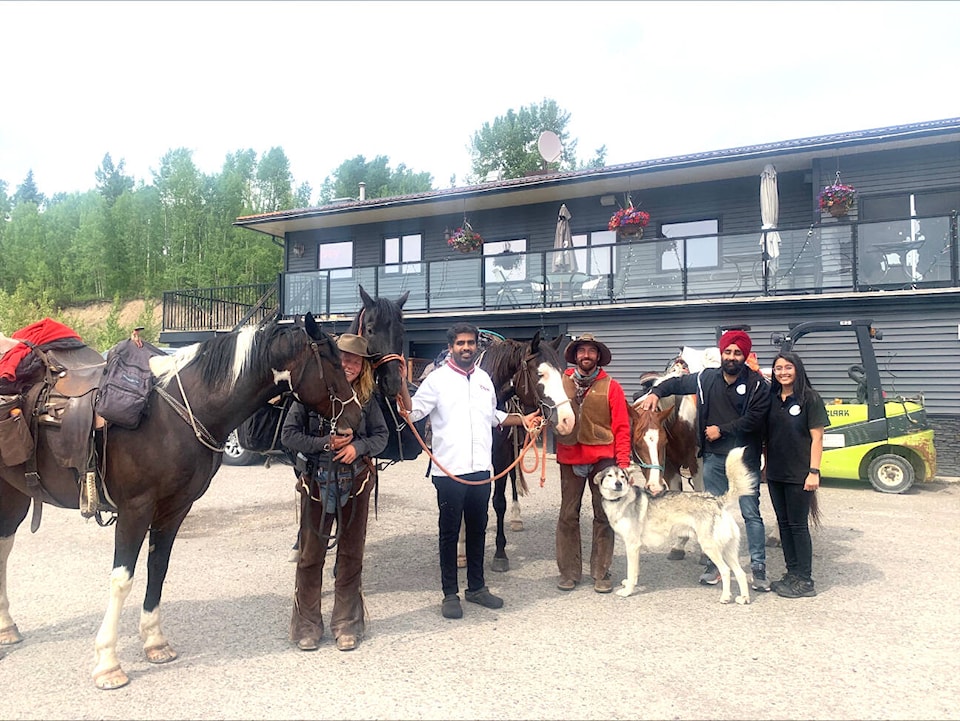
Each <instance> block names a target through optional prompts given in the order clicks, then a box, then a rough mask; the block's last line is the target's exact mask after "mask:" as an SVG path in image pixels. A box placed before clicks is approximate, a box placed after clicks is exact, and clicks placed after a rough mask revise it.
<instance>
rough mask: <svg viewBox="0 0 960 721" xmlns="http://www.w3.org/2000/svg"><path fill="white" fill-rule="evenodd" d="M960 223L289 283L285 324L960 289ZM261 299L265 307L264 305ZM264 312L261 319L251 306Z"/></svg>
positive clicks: (240, 295)
mask: <svg viewBox="0 0 960 721" xmlns="http://www.w3.org/2000/svg"><path fill="white" fill-rule="evenodd" d="M957 225H958V223H957V214H956V213H952V214H951V215H947V216H933V217H925V218H906V219H896V220H890V221H883V222H869V223H868V222H852V221H847V220H846V219H844V218H841V219H838V220H832V219H831V220H825V221H824V222H818V223H815V224H813V225H811V226H809V227H794V228H779V229H777V230H775V231H759V232H752V233H721V234H717V235H711V236H695V237H693V236H691V237H683V238H653V239H649V238H645V239H642V240H634V241H630V242H618V243H612V244H607V245H594V246H589V247H574V248H567V249H556V250H554V249H551V250H546V251H534V252H526V253H500V254H496V255H481V254H479V253H470V254H465V255H457V256H456V257H449V258H445V259H442V260H431V261H419V262H415V263H393V264H385V265H376V266H366V267H355V268H335V269H324V270H314V271H303V272H296V273H285V274H282V275H281V276H280V278H279V282H278V285H279V293H278V294H277V296H276V301H277V302H278V303H279V306H280V311H281V312H282V314H283V315H285V316H291V315H297V314H302V313H306V312H307V311H311V312H312V313H314V314H315V315H317V316H319V317H329V316H334V315H349V314H352V313H354V312H356V309H357V308H359V307H360V305H361V304H362V301H361V299H360V295H359V289H358V288H359V286H360V285H362V286H363V287H364V289H365V290H366V291H367V292H368V293H371V294H373V295H378V296H386V297H399V296H400V295H401V294H402V293H409V297H408V300H407V302H406V303H405V304H404V310H405V311H407V312H447V311H450V312H455V311H460V310H468V311H475V310H477V309H482V310H498V309H511V308H512V309H537V308H547V307H575V306H588V305H592V304H603V303H643V302H652V301H660V300H688V299H702V298H737V297H760V296H771V295H791V294H809V293H823V292H870V291H874V290H890V289H896V288H924V287H958V285H960V277H958V228H957ZM271 288H273V286H270V285H268V284H260V285H251V286H238V287H233V288H210V289H203V290H190V291H176V292H170V293H165V294H164V329H165V330H181V329H182V330H197V329H212V330H220V329H225V330H229V329H231V328H233V327H235V326H236V325H237V323H238V322H239V320H240V319H241V318H245V319H247V320H250V321H251V322H252V321H256V320H259V319H260V318H262V317H265V315H266V314H268V313H270V312H273V311H274V310H276V309H275V308H271V307H268V306H269V305H270V304H269V303H264V302H263V300H262V297H263V296H264V294H267V297H269V298H270V299H271V300H273V299H274V298H273V296H269V291H270V289H271ZM258 300H259V303H258ZM255 307H256V308H257V310H256V311H254V308H255Z"/></svg>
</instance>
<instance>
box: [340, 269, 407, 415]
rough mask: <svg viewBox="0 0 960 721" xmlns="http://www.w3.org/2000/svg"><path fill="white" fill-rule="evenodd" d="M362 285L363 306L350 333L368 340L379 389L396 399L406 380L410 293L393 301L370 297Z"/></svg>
mask: <svg viewBox="0 0 960 721" xmlns="http://www.w3.org/2000/svg"><path fill="white" fill-rule="evenodd" d="M359 287H360V298H361V299H362V300H363V307H362V308H361V309H360V310H359V311H357V315H356V316H355V317H354V319H353V323H352V324H351V325H350V332H351V333H353V334H355V335H361V336H363V337H364V338H366V339H367V347H368V349H369V350H368V352H369V353H370V355H372V356H373V364H374V376H375V377H376V379H377V388H379V390H380V393H381V394H382V395H383V397H384V398H392V399H393V398H396V397H397V394H398V393H400V384H401V383H402V382H404V380H405V379H404V378H403V375H402V374H401V372H400V359H401V358H402V356H403V343H404V335H405V331H404V326H403V304H404V303H406V302H407V298H408V297H409V295H410V292H409V291H408V292H406V293H404V294H403V295H401V296H400V297H399V298H397V300H395V301H393V300H390V299H389V298H371V297H370V295H369V294H368V293H367V292H366V291H365V290H364V289H363V286H362V285H361V286H359ZM394 407H396V406H394Z"/></svg>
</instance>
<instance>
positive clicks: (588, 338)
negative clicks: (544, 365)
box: [563, 333, 611, 366]
mask: <svg viewBox="0 0 960 721" xmlns="http://www.w3.org/2000/svg"><path fill="white" fill-rule="evenodd" d="M584 343H590V344H591V345H594V346H596V347H597V351H598V352H599V354H600V359H599V360H598V361H597V365H599V366H605V365H610V360H611V355H610V349H609V348H607V346H606V345H604V344H603V343H601V342H600V341H598V340H597V337H596V336H595V335H594V334H593V333H583V334H582V335H580V337H579V338H577V339H576V340H575V341H573V342H572V343H571V344H570V345H568V346H567V348H566V350H565V351H563V359H564V360H565V361H566V362H567V363H570V364H571V365H576V362H577V347H578V346H580V345H582V344H584Z"/></svg>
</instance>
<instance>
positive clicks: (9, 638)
mask: <svg viewBox="0 0 960 721" xmlns="http://www.w3.org/2000/svg"><path fill="white" fill-rule="evenodd" d="M22 640H23V636H21V635H20V629H18V628H17V624H13V625H12V626H7V627H6V628H0V646H12V645H13V644H15V643H20V642H21V641H22Z"/></svg>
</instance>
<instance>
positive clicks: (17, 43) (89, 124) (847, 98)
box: [0, 0, 960, 201]
mask: <svg viewBox="0 0 960 721" xmlns="http://www.w3.org/2000/svg"><path fill="white" fill-rule="evenodd" d="M958 28H960V3H957V2H850V3H847V2H823V3H821V2H797V3H793V2H769V3H768V2H734V3H726V2H706V3H700V2H662V3H661V2H531V3H525V2H425V3H420V2H386V3H378V2H355V3H354V2H346V3H340V2H306V1H305V2H252V1H250V2H139V1H138V2H82V1H81V2H74V1H71V2H66V3H60V2H10V1H8V0H0V35H2V41H0V61H2V67H3V68H4V80H3V96H2V98H3V100H2V105H0V180H5V181H6V182H7V184H8V192H10V193H12V192H13V191H14V190H15V188H16V187H17V186H18V185H20V184H21V183H22V182H23V179H24V178H25V177H26V175H27V172H28V171H29V170H31V169H32V170H33V172H34V179H35V181H36V183H37V185H38V187H39V189H40V191H41V192H42V193H44V194H46V195H52V194H54V193H57V192H74V191H84V190H89V189H91V188H93V187H95V184H96V180H95V178H94V173H95V171H96V169H97V168H98V167H99V166H100V163H101V161H102V159H103V156H104V154H105V153H108V152H109V153H110V154H111V156H112V158H113V160H114V162H115V163H118V162H119V161H120V160H124V161H125V162H126V171H127V173H128V174H130V175H133V176H134V177H135V178H136V179H137V180H138V181H139V180H144V181H146V182H151V181H152V178H153V175H152V172H151V171H152V170H155V169H157V168H158V167H159V163H160V159H161V158H162V157H163V155H164V154H165V153H166V152H167V151H168V150H171V149H174V148H179V147H186V148H189V149H191V150H192V151H193V159H194V161H195V163H196V164H197V166H198V167H199V168H200V170H201V171H202V172H204V173H217V172H219V171H220V169H221V167H222V164H223V161H224V158H225V157H226V155H227V154H228V153H233V152H236V151H238V150H243V149H247V148H251V149H253V150H254V151H256V152H257V154H258V156H259V155H262V154H263V153H265V152H266V151H268V150H269V149H270V148H272V147H277V146H279V147H281V148H283V150H284V151H285V153H286V155H287V157H288V158H289V159H290V163H291V169H292V171H293V175H294V179H295V182H296V183H297V184H300V183H302V182H308V183H310V185H311V186H312V187H313V189H314V192H313V198H312V200H314V201H315V200H316V197H317V191H318V190H319V188H320V185H321V184H322V183H323V180H324V178H325V177H327V176H328V175H329V174H330V173H331V172H332V171H333V170H334V169H335V168H336V167H337V166H338V165H340V163H341V162H343V161H344V160H346V159H348V158H352V157H354V156H356V155H364V156H366V158H367V159H368V160H370V159H372V158H374V157H375V156H377V155H386V156H388V157H389V158H390V165H391V167H394V168H395V167H396V166H397V165H399V164H400V163H403V164H405V165H406V166H407V167H408V168H409V169H412V170H414V171H417V172H422V171H427V172H429V173H431V174H432V175H433V178H434V186H435V187H438V188H442V187H448V186H449V181H450V177H451V175H456V176H457V179H458V182H459V183H462V181H463V179H464V177H465V176H466V174H467V173H468V172H469V169H470V163H469V155H468V152H467V146H468V144H469V142H470V137H471V135H472V133H473V132H474V131H475V130H478V129H479V128H480V126H481V125H482V124H483V123H484V122H488V121H492V120H493V119H494V118H496V117H497V116H499V115H503V114H505V113H506V111H507V110H508V109H510V108H514V109H519V108H520V107H522V106H524V105H530V104H533V103H539V102H540V101H541V100H542V99H543V98H552V99H554V100H556V101H557V103H558V104H559V105H560V107H561V108H563V109H564V110H566V111H567V112H569V113H570V115H571V121H570V124H569V126H568V129H569V131H570V134H571V136H572V137H573V138H576V139H577V140H578V148H577V155H578V156H579V158H580V159H581V160H586V159H588V158H590V157H592V156H593V154H594V150H595V149H596V148H598V147H600V146H601V145H606V146H607V163H608V164H616V163H627V162H635V161H640V160H646V159H651V158H661V157H665V156H669V155H676V154H685V153H694V152H699V151H708V150H719V149H723V148H732V147H737V146H740V145H752V144H756V143H764V142H774V141H778V140H787V139H793V138H802V137H809V136H813V135H820V134H825V133H835V132H843V131H852V130H864V129H868V128H878V127H883V126H887V125H899V124H904V123H912V122H920V121H925V120H940V119H944V118H950V117H957V116H960V89H958V88H960V86H958V84H957V69H958V68H960V39H958V38H960V34H958V33H960V31H958Z"/></svg>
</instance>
